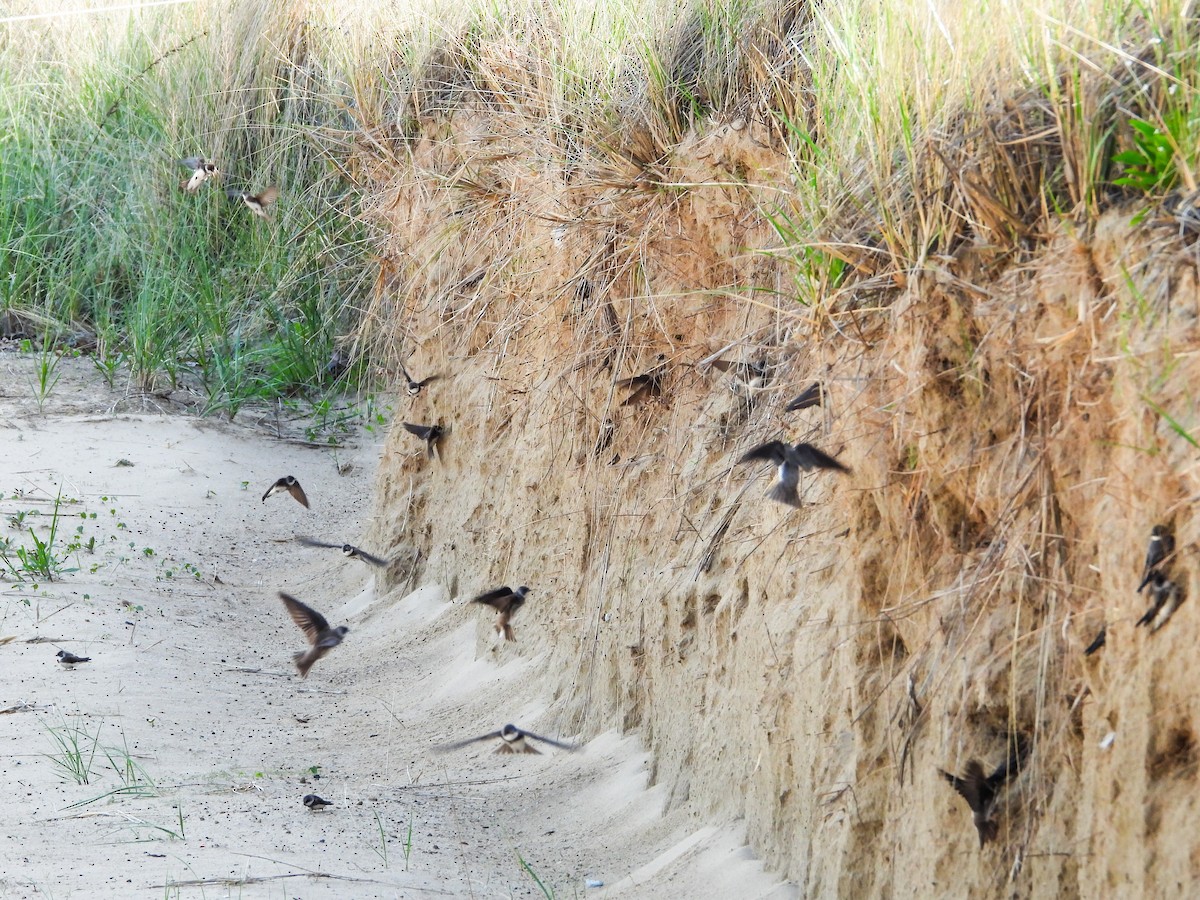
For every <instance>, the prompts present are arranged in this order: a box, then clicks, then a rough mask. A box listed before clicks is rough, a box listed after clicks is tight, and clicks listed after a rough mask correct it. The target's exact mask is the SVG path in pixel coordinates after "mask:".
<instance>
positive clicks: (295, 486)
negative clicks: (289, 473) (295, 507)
mask: <svg viewBox="0 0 1200 900" xmlns="http://www.w3.org/2000/svg"><path fill="white" fill-rule="evenodd" d="M288 493H289V494H291V495H292V496H293V497H294V498H295V499H296V500H297V501H298V502H299V503H300V505H301V506H303V507H304V508H305V509H308V496H307V495H306V494H305V493H304V488H302V487H300V482H298V481H296V482H293V483H292V484H290V485H288Z"/></svg>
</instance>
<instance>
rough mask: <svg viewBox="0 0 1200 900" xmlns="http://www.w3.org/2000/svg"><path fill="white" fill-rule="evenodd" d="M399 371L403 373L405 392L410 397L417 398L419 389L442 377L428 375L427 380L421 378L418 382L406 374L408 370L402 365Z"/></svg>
mask: <svg viewBox="0 0 1200 900" xmlns="http://www.w3.org/2000/svg"><path fill="white" fill-rule="evenodd" d="M400 371H401V372H403V373H404V380H405V381H406V382H407V383H408V387H407V390H408V394H409V396H410V397H415V396H417V394H419V393H421V388H423V387H425V385H427V384H429V383H430V382H433V381H437V380H438V379H439V378H441V377H442V376H441V375H430V376H429V377H428V378H422V379H421V380H420V381H417V379H415V378H413V377H412V376H411V375H409V374H408V369H406V368H404V366H403V365H402V366H400Z"/></svg>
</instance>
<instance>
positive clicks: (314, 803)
mask: <svg viewBox="0 0 1200 900" xmlns="http://www.w3.org/2000/svg"><path fill="white" fill-rule="evenodd" d="M304 805H305V806H307V807H308V808H309V809H311V810H312V811H313V812H316V811H317V810H319V809H324V808H325V807H327V806H333V803H332V802H330V801H329V800H326V799H324V798H323V797H318V796H317V795H316V794H305V795H304Z"/></svg>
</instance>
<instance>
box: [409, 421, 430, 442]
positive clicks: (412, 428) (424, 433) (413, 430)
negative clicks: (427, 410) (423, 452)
mask: <svg viewBox="0 0 1200 900" xmlns="http://www.w3.org/2000/svg"><path fill="white" fill-rule="evenodd" d="M402 424H403V425H404V430H405V431H407V432H409V433H410V434H415V435H416V436H417V437H419V438H420V439H421V440H423V441H427V440H429V434H430V432H432V431H433V427H432V426H431V425H414V424H413V423H412V422H404V423H402Z"/></svg>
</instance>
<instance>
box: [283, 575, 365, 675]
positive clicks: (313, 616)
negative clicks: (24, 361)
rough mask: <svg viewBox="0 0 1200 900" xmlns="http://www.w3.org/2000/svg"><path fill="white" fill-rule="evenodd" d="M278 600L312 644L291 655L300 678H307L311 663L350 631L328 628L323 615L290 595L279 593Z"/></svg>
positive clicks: (343, 628)
mask: <svg viewBox="0 0 1200 900" xmlns="http://www.w3.org/2000/svg"><path fill="white" fill-rule="evenodd" d="M279 599H280V600H282V601H283V605H284V606H286V607H287V611H288V613H289V614H290V615H291V617H292V621H293V622H295V623H296V624H297V625H299V626H300V630H301V631H303V632H304V636H305V637H307V638H308V642H309V643H310V644H312V646H311V647H309V648H308V649H307V650H304V651H301V652H300V653H296V654H293V656H292V659H293V660H294V661H295V663H296V668H297V669H298V670H299V671H300V677H301V678H307V677H308V670H309V669H311V668H312V667H313V663H315V662H316V661H317V660H318V659H320V658H321V657H322V656H324V655H325V654H326V653H328V652H329V651H330V650H332V649H333V648H334V647H336V646H337V645H338V644H340V643H341V642H342V638H344V637H345V636H346V635H347V634H348V633H349V631H350V629H349V628H347V627H346V626H345V625H339V626H338V627H337V628H330V627H329V622H327V621H326V620H325V617H324V616H323V615H321V614H320V613H319V612H317V611H316V610H315V609H313V608H312V607H311V606H306V605H304V604H303V603H301V602H300V601H299V600H297V599H296V598H295V597H293V596H292V595H291V594H285V593H284V592H283V591H280V592H279Z"/></svg>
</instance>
